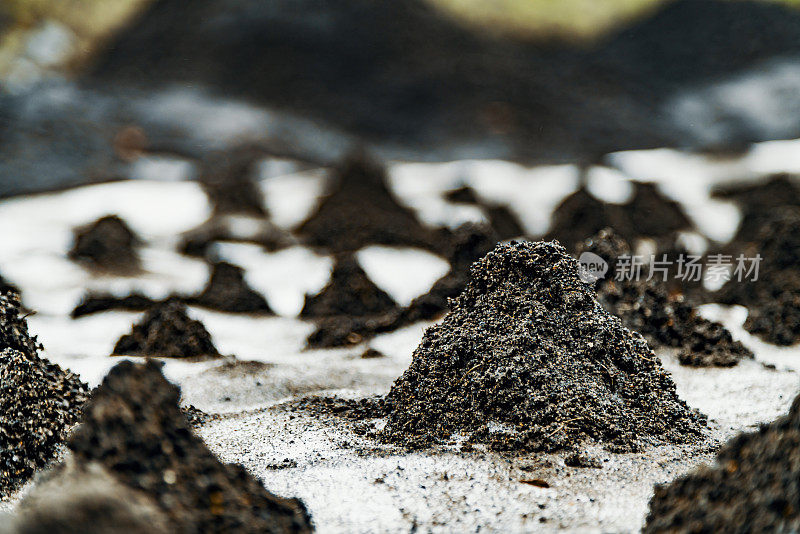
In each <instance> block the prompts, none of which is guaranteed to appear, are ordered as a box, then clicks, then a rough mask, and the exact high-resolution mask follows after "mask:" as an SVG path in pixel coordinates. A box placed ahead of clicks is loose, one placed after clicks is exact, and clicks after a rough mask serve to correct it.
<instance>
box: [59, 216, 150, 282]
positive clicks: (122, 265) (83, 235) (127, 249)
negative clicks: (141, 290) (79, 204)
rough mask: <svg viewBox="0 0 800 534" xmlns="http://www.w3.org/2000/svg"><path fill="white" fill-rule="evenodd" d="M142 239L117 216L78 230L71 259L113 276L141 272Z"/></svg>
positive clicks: (108, 217) (71, 251)
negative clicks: (138, 249) (140, 249)
mask: <svg viewBox="0 0 800 534" xmlns="http://www.w3.org/2000/svg"><path fill="white" fill-rule="evenodd" d="M141 242H142V241H141V239H139V237H138V236H137V235H136V234H135V233H134V232H133V230H131V229H130V228H129V227H128V225H127V224H125V221H123V220H122V219H120V218H119V217H118V216H116V215H108V216H106V217H101V218H100V219H98V220H97V221H95V222H93V223H91V224H88V225H86V226H81V227H79V228H76V229H75V231H74V242H73V245H72V249H71V250H70V251H69V253H68V256H69V257H70V258H71V259H72V260H75V261H77V262H80V263H82V264H84V265H86V266H87V267H90V268H93V269H97V270H99V271H108V272H114V273H122V274H127V273H133V272H136V271H138V270H139V268H140V260H139V255H138V253H137V250H136V249H137V247H138V246H139V245H140V244H141Z"/></svg>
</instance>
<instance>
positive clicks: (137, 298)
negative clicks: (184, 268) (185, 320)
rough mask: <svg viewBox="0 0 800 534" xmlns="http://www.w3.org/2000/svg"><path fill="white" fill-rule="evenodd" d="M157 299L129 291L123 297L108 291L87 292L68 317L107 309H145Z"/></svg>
mask: <svg viewBox="0 0 800 534" xmlns="http://www.w3.org/2000/svg"><path fill="white" fill-rule="evenodd" d="M157 304H158V301H157V300H154V299H152V298H150V297H148V296H146V295H142V294H141V293H131V294H130V295H126V296H124V297H117V296H115V295H112V294H110V293H94V292H89V293H87V294H86V295H84V296H83V298H81V301H80V302H79V303H78V305H77V306H75V308H74V309H73V310H72V312H71V313H70V317H72V318H73V319H77V318H79V317H83V316H84V315H91V314H93V313H98V312H103V311H108V310H125V311H145V310H148V309H150V308H152V307H153V306H155V305H157Z"/></svg>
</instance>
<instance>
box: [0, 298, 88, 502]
mask: <svg viewBox="0 0 800 534" xmlns="http://www.w3.org/2000/svg"><path fill="white" fill-rule="evenodd" d="M38 348H39V344H38V343H37V342H36V339H35V338H32V337H30V336H29V335H28V326H27V323H26V321H25V319H24V318H22V317H20V315H19V302H18V301H17V300H15V295H14V294H13V293H11V294H9V293H7V294H4V295H0V496H2V495H4V494H6V493H7V492H10V491H13V490H14V489H16V488H18V487H19V486H20V485H21V484H23V483H25V482H26V481H27V480H28V479H29V478H30V477H31V476H32V475H33V474H34V472H35V471H36V470H37V469H41V468H43V467H44V466H46V465H47V464H48V463H49V462H51V461H52V460H53V459H54V458H55V456H56V452H57V448H58V446H59V445H60V444H61V443H63V441H64V439H65V438H66V435H67V432H68V431H69V429H70V428H71V427H72V426H73V425H74V424H76V423H77V422H78V420H79V419H80V413H81V405H82V404H83V403H84V402H85V401H86V398H87V395H88V388H87V387H86V385H85V384H84V383H83V382H81V380H80V379H79V378H78V377H77V376H76V375H74V374H72V373H71V372H70V371H68V370H66V371H65V370H63V369H62V368H61V367H59V366H58V365H55V364H53V363H50V362H49V361H47V360H45V359H42V358H40V357H39V356H38V355H37V349H38Z"/></svg>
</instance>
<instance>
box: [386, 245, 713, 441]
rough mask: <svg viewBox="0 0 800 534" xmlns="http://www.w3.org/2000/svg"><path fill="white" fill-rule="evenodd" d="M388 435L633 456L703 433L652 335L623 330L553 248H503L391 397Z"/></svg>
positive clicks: (482, 267) (482, 265)
mask: <svg viewBox="0 0 800 534" xmlns="http://www.w3.org/2000/svg"><path fill="white" fill-rule="evenodd" d="M387 405H388V407H389V419H388V423H387V425H386V427H385V429H384V431H383V432H382V437H383V438H384V439H386V440H388V441H392V442H397V443H402V444H406V445H411V446H419V445H428V444H431V443H433V442H436V441H439V440H446V439H448V438H450V437H451V436H453V434H458V433H468V434H470V440H471V441H482V442H487V443H489V444H490V445H492V446H494V447H496V448H504V449H524V450H554V449H560V448H575V447H578V446H579V444H580V443H581V442H583V441H585V440H587V439H588V440H596V441H598V442H601V443H604V444H606V445H607V446H608V447H610V448H611V449H612V450H620V451H630V450H635V449H637V448H640V447H642V446H644V445H646V444H651V443H663V442H672V443H682V442H689V441H693V440H698V439H701V438H703V429H704V419H703V417H702V416H699V415H698V414H696V413H694V412H693V411H691V410H690V409H689V408H688V407H687V406H686V404H685V403H684V402H683V401H681V400H680V399H679V398H678V396H677V394H676V392H675V385H674V384H673V382H672V379H671V378H670V376H669V375H668V374H667V373H666V372H665V371H664V369H663V368H662V367H661V364H660V362H659V361H658V359H657V358H656V356H655V355H654V354H653V352H652V351H651V350H650V348H649V347H648V346H647V343H646V342H645V340H644V338H642V337H641V336H640V335H638V334H636V333H634V332H631V331H629V330H628V329H627V328H625V327H624V326H622V324H621V323H620V321H619V319H617V318H615V317H613V316H611V315H610V314H609V313H608V312H607V311H605V310H604V309H603V307H602V306H601V305H600V304H599V302H597V299H596V297H595V294H594V291H593V290H592V288H591V287H589V286H588V285H586V284H584V283H583V282H582V281H581V280H580V278H579V276H578V263H577V261H576V260H574V259H572V258H570V257H569V256H568V255H567V251H566V250H565V249H564V248H563V247H561V246H560V245H558V244H556V243H547V242H539V243H512V244H510V245H499V246H498V247H497V248H495V250H494V251H493V252H491V253H489V254H487V255H486V256H485V257H484V258H483V259H481V260H480V261H478V262H476V263H475V264H474V265H473V267H472V270H471V274H470V279H469V282H468V284H467V287H466V289H465V290H464V292H463V293H462V294H461V295H460V296H459V297H458V298H457V299H456V300H454V301H453V307H452V309H451V311H450V312H449V313H448V314H447V315H446V316H445V318H444V319H443V321H442V322H441V323H440V324H437V325H435V326H433V327H431V328H429V329H428V331H427V332H426V333H425V336H424V337H423V339H422V343H421V344H420V346H419V347H418V348H417V350H416V351H415V352H414V358H413V361H412V363H411V366H410V367H409V368H408V370H406V372H405V373H404V374H403V376H402V377H400V378H399V379H398V380H397V381H396V382H395V383H394V385H393V386H392V389H391V391H390V392H389V395H388V396H387Z"/></svg>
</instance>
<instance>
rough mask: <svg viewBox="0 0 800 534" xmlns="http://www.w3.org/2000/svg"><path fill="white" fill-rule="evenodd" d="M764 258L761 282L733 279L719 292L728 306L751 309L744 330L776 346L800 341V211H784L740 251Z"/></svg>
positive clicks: (765, 224) (760, 272)
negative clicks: (740, 306) (737, 305)
mask: <svg viewBox="0 0 800 534" xmlns="http://www.w3.org/2000/svg"><path fill="white" fill-rule="evenodd" d="M740 252H741V253H743V254H744V255H745V257H754V256H755V255H756V254H760V255H761V257H762V261H761V265H760V269H759V277H758V280H757V281H752V280H745V281H742V282H739V281H738V280H736V279H732V280H730V281H729V282H727V283H726V284H725V285H724V286H723V287H722V289H721V290H720V291H719V292H718V294H717V298H718V299H719V301H720V302H723V303H725V304H741V305H744V306H747V309H748V315H747V320H746V321H745V324H744V327H745V329H746V330H747V331H749V332H751V333H752V334H754V335H756V336H758V337H760V338H761V339H763V340H764V341H767V342H769V343H773V344H776V345H794V344H796V343H798V342H800V272H798V270H797V266H798V265H800V209H798V208H781V209H778V210H776V212H775V213H773V215H772V216H771V217H770V218H768V219H767V221H766V222H765V223H764V224H763V225H762V226H761V229H760V230H759V232H758V234H757V237H756V239H755V240H754V243H753V244H751V245H750V246H747V247H745V248H743V249H741V251H740Z"/></svg>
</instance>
